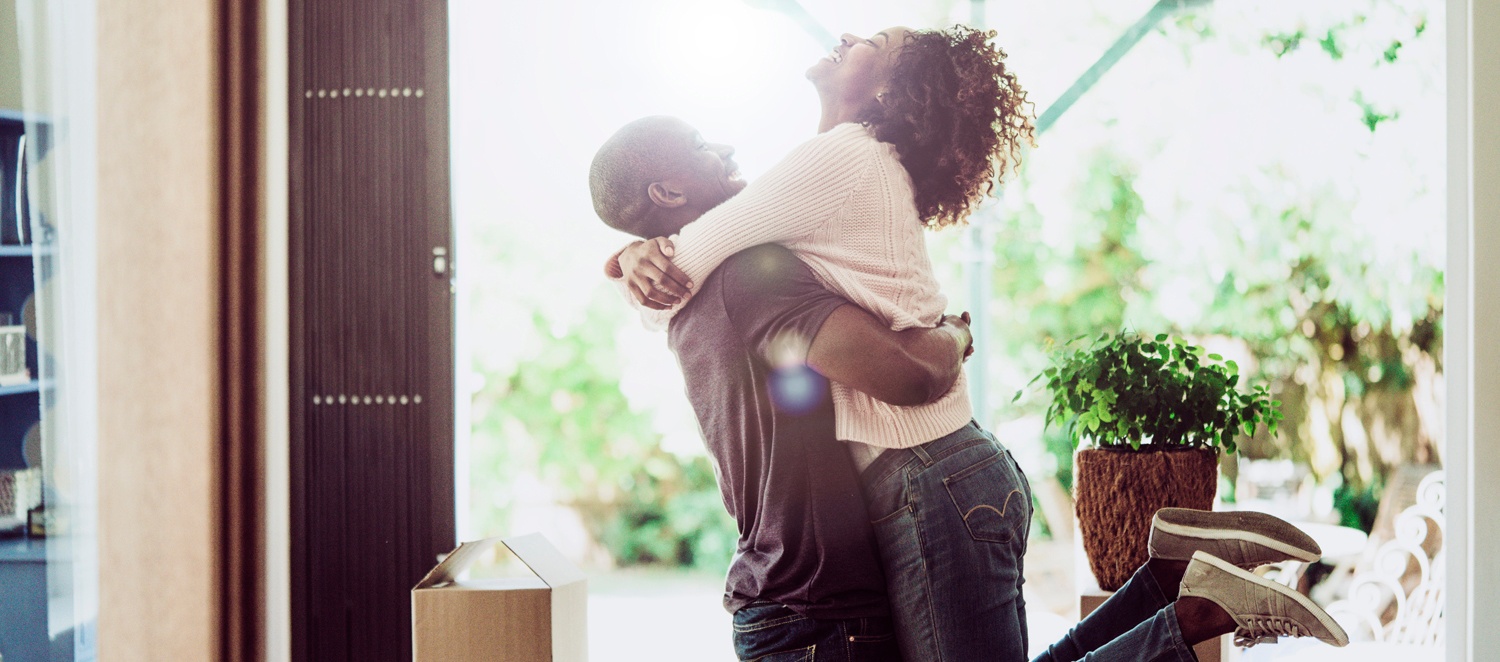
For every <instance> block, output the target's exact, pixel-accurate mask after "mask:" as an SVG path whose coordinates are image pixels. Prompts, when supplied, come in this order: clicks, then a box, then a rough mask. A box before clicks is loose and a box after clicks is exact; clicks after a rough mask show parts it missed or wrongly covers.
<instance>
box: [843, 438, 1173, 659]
mask: <svg viewBox="0 0 1500 662" xmlns="http://www.w3.org/2000/svg"><path fill="white" fill-rule="evenodd" d="M861 480H862V482H863V485H864V492H865V499H866V501H867V502H868V504H869V512H870V514H871V516H873V517H876V518H877V519H875V520H874V521H873V522H872V524H873V526H874V528H875V535H876V538H877V540H878V541H879V545H880V554H881V559H882V562H883V563H884V566H885V576H886V581H887V592H888V593H889V595H890V600H891V613H892V618H893V620H894V621H895V625H896V640H897V643H898V644H899V646H900V648H901V653H902V656H903V657H904V658H905V659H906V660H907V661H908V662H961V661H965V660H1000V661H1002V662H1020V661H1022V660H1025V659H1026V652H1027V632H1026V601H1025V600H1024V599H1023V598H1022V595H1021V585H1022V584H1023V583H1024V582H1025V577H1024V574H1023V567H1024V566H1023V563H1024V559H1025V556H1026V538H1027V534H1028V533H1029V532H1030V528H1031V486H1030V484H1029V483H1027V481H1026V476H1025V474H1023V473H1022V472H1021V468H1020V467H1019V466H1017V465H1016V462H1015V459H1014V458H1013V457H1011V454H1010V451H1008V450H1006V449H1005V447H1004V446H1002V445H1000V443H999V441H997V440H996V439H995V437H994V436H993V435H991V434H990V433H989V432H987V431H985V430H983V429H981V428H980V427H979V426H978V425H976V424H974V423H970V424H968V425H966V426H964V427H963V428H961V429H959V430H958V431H956V432H953V433H952V434H949V435H946V436H944V437H942V438H941V439H937V440H935V441H931V442H928V443H926V444H923V445H921V446H917V447H914V448H909V449H902V450H889V451H886V452H884V453H882V454H881V455H880V457H878V458H876V460H875V462H874V463H873V464H871V465H870V466H869V467H867V468H866V469H865V470H864V472H863V473H862V474H861ZM1170 603H1171V601H1170V600H1168V599H1167V598H1166V596H1165V595H1164V592H1163V591H1162V590H1161V588H1160V587H1158V586H1157V585H1156V580H1155V579H1154V578H1153V577H1152V575H1151V573H1150V572H1149V571H1148V570H1146V569H1145V568H1142V569H1141V570H1140V571H1138V572H1137V573H1136V575H1135V576H1134V577H1132V578H1131V581H1130V582H1129V583H1128V584H1127V585H1126V586H1125V587H1124V588H1122V589H1121V590H1120V591H1119V592H1118V593H1117V594H1116V595H1115V596H1114V597H1112V598H1111V599H1110V600H1108V601H1106V602H1105V604H1104V605H1101V606H1100V608H1099V609H1098V610H1097V611H1096V612H1095V613H1094V614H1091V615H1090V616H1089V618H1087V619H1085V620H1084V621H1083V622H1082V623H1079V625H1078V626H1077V627H1075V628H1074V629H1073V631H1071V632H1069V633H1068V635H1067V636H1066V637H1064V638H1063V640H1062V641H1059V642H1057V644H1054V645H1053V646H1052V647H1051V649H1050V650H1049V651H1048V652H1047V653H1045V654H1043V655H1042V656H1040V657H1038V658H1037V660H1038V662H1072V661H1073V660H1079V659H1084V660H1088V661H1089V662H1095V661H1099V662H1104V661H1108V660H1158V659H1160V660H1193V659H1194V657H1193V654H1192V651H1191V649H1190V648H1188V647H1187V646H1186V645H1185V643H1184V642H1183V641H1182V634H1181V632H1180V631H1179V630H1178V627H1177V618H1176V615H1175V613H1174V612H1173V611H1172V610H1171V608H1170Z"/></svg>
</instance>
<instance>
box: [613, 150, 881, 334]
mask: <svg viewBox="0 0 1500 662" xmlns="http://www.w3.org/2000/svg"><path fill="white" fill-rule="evenodd" d="M875 149H877V145H876V143H874V141H873V140H872V139H871V138H870V137H869V134H868V133H867V132H866V130H865V129H864V127H861V126H859V125H852V124H851V125H845V126H840V127H838V128H836V129H834V130H833V131H829V132H827V133H824V134H822V135H819V136H817V137H816V138H813V139H812V140H809V141H808V142H806V143H803V144H802V145H801V146H799V147H797V149H795V150H793V151H792V153H791V154H788V155H787V157H786V158H785V159H782V161H781V162H780V163H778V164H776V166H775V167H773V168H772V169H771V170H770V171H768V172H767V173H766V174H765V175H764V176H762V177H761V178H760V179H758V180H756V181H755V182H753V183H751V184H750V185H749V186H747V187H745V190H744V191H742V192H740V194H739V195H737V196H735V197H733V198H730V199H729V200H728V201H726V202H724V203H723V204H721V205H719V206H718V207H715V208H714V209H712V210H710V211H709V212H708V213H705V214H704V215H703V216H701V217H699V218H698V220H696V221H693V222H692V223H689V224H687V225H686V226H684V227H683V228H682V230H681V232H680V233H679V234H678V235H677V236H676V237H673V238H672V240H671V242H670V243H669V244H665V245H664V244H663V242H660V241H644V242H638V243H636V244H632V245H631V246H628V247H626V248H625V250H623V251H622V252H621V253H620V254H619V255H618V258H619V267H620V268H621V270H622V272H623V274H624V278H625V280H626V282H627V284H628V285H629V286H630V290H631V292H632V294H634V295H636V300H637V301H638V302H639V303H641V304H642V305H644V306H647V307H651V308H660V307H669V306H671V305H674V304H676V303H678V302H679V301H681V300H682V299H683V298H685V296H686V295H687V294H688V293H689V291H690V290H691V289H692V287H693V286H696V285H697V284H698V283H702V282H703V279H704V278H707V277H708V274H710V273H712V272H713V270H714V269H716V268H718V266H719V265H720V264H721V263H723V261H724V260H725V259H727V258H728V257H729V256H731V255H734V254H735V253H738V252H740V251H742V250H744V249H746V248H750V247H751V246H757V245H760V244H765V243H785V242H792V241H796V240H797V239H800V238H803V237H805V236H807V235H809V234H811V233H812V232H813V231H815V230H816V229H817V228H818V227H820V226H821V225H822V224H823V223H825V222H827V221H828V220H829V219H831V218H833V217H834V216H836V215H837V214H838V213H839V211H840V210H841V209H842V208H843V207H844V205H845V204H847V203H848V201H849V199H850V198H851V197H852V196H853V194H854V193H855V192H856V190H857V189H858V188H859V185H860V183H861V180H862V179H864V178H865V176H866V171H867V170H868V169H869V167H870V165H871V164H872V163H873V162H874V159H875V158H877V155H876V152H875V151H874V150H875ZM611 266H612V265H606V271H609V270H610V267H611ZM653 304H655V305H653Z"/></svg>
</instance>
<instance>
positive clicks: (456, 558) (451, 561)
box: [413, 537, 545, 588]
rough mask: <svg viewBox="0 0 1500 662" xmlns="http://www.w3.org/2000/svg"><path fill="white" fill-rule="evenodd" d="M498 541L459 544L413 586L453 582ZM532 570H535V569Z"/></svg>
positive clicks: (429, 585)
mask: <svg viewBox="0 0 1500 662" xmlns="http://www.w3.org/2000/svg"><path fill="white" fill-rule="evenodd" d="M498 542H500V538H498V537H496V538H485V539H483V540H474V541H471V542H466V543H463V544H461V545H459V546H458V549H455V550H453V551H452V552H449V553H448V555H447V556H445V557H443V560H442V562H440V563H438V564H437V567H435V568H433V569H432V570H431V571H429V572H428V573H427V576H426V577H423V578H422V581H420V582H417V585H416V586H415V587H413V588H432V587H434V586H442V585H445V584H451V583H453V580H455V579H457V578H458V576H459V575H461V574H463V571H465V570H468V569H469V566H470V565H473V563H474V560H475V559H477V558H479V557H480V556H483V555H484V553H485V552H488V551H490V548H491V547H494V546H495V543H498ZM532 572H535V570H533V571H532ZM543 581H545V578H543Z"/></svg>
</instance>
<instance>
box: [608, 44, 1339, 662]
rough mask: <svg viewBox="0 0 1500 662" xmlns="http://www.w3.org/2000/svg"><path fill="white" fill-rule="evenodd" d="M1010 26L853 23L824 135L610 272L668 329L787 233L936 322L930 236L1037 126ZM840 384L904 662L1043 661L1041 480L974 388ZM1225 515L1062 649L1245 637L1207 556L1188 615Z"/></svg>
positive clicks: (831, 276) (856, 299)
mask: <svg viewBox="0 0 1500 662" xmlns="http://www.w3.org/2000/svg"><path fill="white" fill-rule="evenodd" d="M993 37H994V34H993V33H984V32H979V31H976V30H973V29H970V28H966V27H963V26H956V27H954V28H952V29H949V30H941V31H912V30H909V29H906V28H901V27H897V28H891V29H888V30H884V31H881V32H879V33H877V34H876V35H874V36H872V37H870V38H868V39H861V38H857V37H854V36H852V35H845V36H844V37H843V38H842V39H840V43H839V46H838V47H837V48H835V49H834V51H833V52H832V53H831V54H830V55H829V56H828V57H826V58H824V59H822V60H820V61H819V62H817V63H816V64H814V65H813V66H812V68H810V69H809V70H808V72H807V77H808V79H809V80H811V81H812V83H813V85H814V87H815V88H816V89H817V92H818V97H819V100H820V104H821V117H820V120H819V126H818V130H819V135H818V136H817V137H815V138H813V139H812V140H809V141H808V142H806V143H804V144H803V145H801V146H799V147H798V148H796V149H795V150H793V151H792V152H791V154H789V155H788V156H787V157H786V159H784V160H783V161H782V162H780V163H779V164H777V165H776V166H775V167H774V168H772V169H771V170H770V171H769V172H767V174H766V175H765V176H763V177H762V178H761V179H759V180H758V181H756V182H754V183H752V184H750V185H749V186H747V187H746V188H745V189H744V190H743V191H742V192H740V193H739V194H738V195H736V196H734V197H733V198H731V199H729V200H728V201H727V202H724V203H723V204H721V205H720V206H718V207H716V208H714V209H713V210H711V211H709V212H708V213H706V214H704V215H703V216H702V217H701V218H699V219H698V220H697V221H695V222H693V223H690V224H688V225H687V226H685V227H684V228H683V229H682V231H681V233H680V234H679V235H678V236H677V237H676V238H675V239H674V240H671V241H668V240H665V239H655V240H650V241H645V242H638V243H636V244H632V245H631V246H628V247H627V248H625V249H624V250H623V251H622V252H621V253H619V254H618V256H617V257H618V265H615V264H614V263H613V262H614V261H613V260H612V261H611V264H610V265H609V266H608V267H607V270H608V271H610V272H611V273H613V274H620V273H623V280H624V281H625V283H626V284H627V285H628V286H629V289H630V291H631V292H632V293H634V294H635V295H636V297H637V299H638V303H640V304H641V305H643V306H645V307H647V308H651V309H654V310H657V311H659V313H660V315H659V317H658V321H661V320H662V319H664V318H665V317H669V316H670V315H671V313H672V306H674V305H676V304H679V303H681V302H682V301H683V300H685V299H686V298H687V297H688V296H689V295H690V292H691V288H692V286H693V283H695V282H702V281H703V279H704V278H705V277H706V276H707V275H708V274H709V273H710V272H712V271H713V269H714V268H715V267H717V266H718V265H719V263H721V262H722V261H723V260H724V259H726V258H728V257H729V256H731V255H733V254H735V253H737V252H739V251H741V250H744V249H746V248H749V247H751V246H754V245H758V244H762V243H768V242H775V243H780V244H783V245H785V246H786V247H787V248H790V249H792V250H793V251H794V252H795V253H796V254H797V256H798V257H799V258H801V259H802V260H803V262H805V263H806V264H807V265H808V266H809V267H810V268H811V270H812V272H813V273H814V274H815V275H816V276H817V277H818V278H819V280H820V281H822V283H823V284H824V286H825V287H827V288H828V289H830V290H833V291H835V292H837V293H839V294H841V295H843V296H844V297H845V298H847V299H849V300H850V301H851V302H853V303H855V304H858V305H859V306H861V307H863V308H864V309H866V310H868V311H869V312H871V313H873V314H874V315H876V316H877V317H879V318H881V319H882V320H883V321H884V322H886V323H887V324H888V325H890V326H891V328H892V329H893V330H900V329H903V328H909V327H914V326H935V325H937V324H938V323H939V322H940V321H941V319H942V317H943V313H944V309H945V307H946V304H947V301H946V299H945V298H944V297H943V295H942V294H941V293H940V292H939V290H938V286H937V282H936V279H935V278H934V276H933V273H932V268H931V265H930V263H929V261H928V258H927V252H926V248H925V244H924V236H923V233H922V231H923V229H924V228H932V229H940V228H943V227H948V226H953V225H957V224H961V223H962V222H964V221H965V220H966V219H967V217H968V215H969V214H970V213H971V212H972V211H973V210H974V208H975V207H976V206H977V205H978V203H979V202H980V200H981V199H982V198H983V197H984V196H985V195H987V194H989V193H990V192H991V190H992V188H993V186H994V180H995V179H996V176H997V175H1003V174H1004V173H1005V172H1007V171H1008V170H1009V169H1011V167H1013V166H1014V165H1015V164H1016V163H1017V162H1018V161H1019V158H1020V150H1021V148H1022V143H1023V142H1030V140H1031V137H1032V134H1033V125H1032V121H1031V117H1030V115H1029V113H1027V112H1026V108H1025V106H1027V105H1028V102H1027V99H1026V92H1025V91H1024V90H1023V89H1022V88H1021V86H1020V85H1019V83H1018V82H1017V81H1016V78H1015V76H1014V75H1013V74H1012V73H1011V72H1010V71H1009V70H1008V68H1007V67H1006V65H1005V62H1004V60H1005V53H1004V51H1003V50H1001V49H1000V48H998V47H997V46H995V45H994V44H993V43H992V42H991V39H992V38H993ZM832 389H833V395H834V406H835V418H836V421H835V423H836V429H837V434H838V438H840V439H842V440H846V441H848V442H850V443H849V449H850V453H851V455H852V456H853V458H854V460H855V464H856V466H857V467H858V468H859V469H861V481H862V482H863V488H864V492H865V497H866V500H867V502H868V504H869V512H870V513H871V514H872V515H873V516H875V517H876V519H875V520H874V521H873V522H872V526H873V527H874V529H875V532H876V535H877V539H878V542H879V545H880V552H881V555H882V561H883V564H884V566H885V570H886V578H887V582H888V584H889V587H888V589H889V590H888V593H889V596H890V599H891V603H892V612H893V619H894V620H895V623H896V629H897V633H898V634H897V638H898V641H899V643H900V647H901V650H902V653H903V655H904V656H905V657H906V658H907V659H909V660H968V659H981V658H983V659H1000V660H1023V659H1025V656H1026V651H1027V644H1026V619H1025V604H1024V601H1023V599H1022V595H1021V585H1022V583H1023V581H1024V580H1023V578H1022V572H1021V571H1022V558H1023V556H1024V554H1025V550H1026V537H1027V532H1028V529H1029V524H1030V519H1031V493H1030V488H1029V486H1028V485H1027V482H1026V479H1025V477H1024V475H1023V474H1022V473H1021V470H1020V468H1019V467H1018V466H1017V465H1016V463H1015V461H1014V459H1013V458H1012V457H1011V455H1010V453H1009V452H1008V451H1007V450H1006V449H1005V448H1004V447H1003V446H1001V445H1000V444H999V442H998V441H997V440H996V439H995V438H994V437H993V435H991V434H990V433H988V432H986V431H984V430H982V429H980V428H979V427H978V426H977V425H976V424H975V423H973V421H972V418H973V417H972V411H971V406H970V403H969V400H968V395H967V388H966V387H965V384H964V383H963V380H962V379H960V380H959V382H958V383H957V384H955V385H954V387H953V388H952V389H950V390H949V391H948V392H947V393H946V394H943V395H942V396H941V397H939V398H938V399H937V400H935V401H933V402H931V403H928V404H924V405H919V406H915V407H897V406H893V405H889V404H887V403H884V402H881V401H879V400H877V399H875V398H874V397H872V396H869V395H867V394H864V393H861V392H858V391H854V390H852V389H849V388H847V387H845V386H843V385H841V384H838V383H834V384H833V385H832ZM1215 522H1216V520H1210V521H1209V522H1208V523H1207V524H1203V523H1202V522H1199V526H1197V527H1196V528H1193V527H1190V529H1191V530H1190V531H1189V532H1188V533H1187V534H1182V533H1180V532H1179V533H1176V534H1174V536H1175V537H1174V538H1173V539H1172V541H1173V542H1174V543H1175V544H1173V545H1170V546H1171V547H1172V548H1173V549H1175V550H1176V552H1177V553H1176V554H1175V555H1171V556H1169V557H1167V558H1164V559H1161V560H1159V561H1153V565H1151V566H1148V567H1147V568H1143V569H1142V570H1141V571H1140V572H1139V573H1137V578H1136V579H1133V580H1132V583H1131V586H1128V587H1127V589H1125V590H1122V591H1121V595H1122V596H1123V598H1122V599H1121V600H1112V601H1111V603H1112V607H1111V608H1101V613H1102V614H1103V616H1102V617H1099V618H1091V619H1090V622H1091V623H1092V624H1091V625H1090V626H1089V627H1085V626H1082V625H1081V626H1080V628H1079V630H1078V631H1075V633H1073V634H1071V635H1070V637H1069V638H1068V639H1065V640H1064V641H1063V642H1059V646H1057V647H1054V653H1053V658H1054V659H1058V660H1064V659H1077V658H1078V657H1081V656H1082V655H1084V654H1085V653H1088V652H1089V651H1091V650H1093V649H1095V648H1099V647H1101V646H1104V645H1105V644H1106V642H1111V640H1115V639H1116V638H1117V637H1119V636H1120V635H1122V634H1124V633H1125V632H1126V631H1127V630H1131V629H1132V628H1135V629H1137V630H1140V629H1141V628H1146V631H1145V632H1143V633H1142V634H1140V635H1138V636H1136V637H1135V638H1134V639H1130V640H1125V641H1115V642H1111V644H1110V645H1114V646H1116V651H1128V652H1131V653H1132V654H1134V653H1135V652H1141V651H1144V650H1146V649H1148V648H1152V647H1154V648H1156V649H1160V650H1161V652H1162V653H1163V654H1168V655H1172V654H1181V653H1184V652H1185V651H1186V649H1185V647H1184V638H1185V635H1189V636H1187V638H1188V639H1193V638H1198V637H1203V638H1206V637H1208V636H1216V635H1217V634H1221V633H1223V632H1228V631H1230V630H1233V629H1235V626H1236V624H1237V623H1238V621H1239V616H1238V615H1237V614H1234V613H1231V612H1234V611H1235V609H1234V608H1232V605H1225V604H1224V603H1223V602H1222V601H1217V600H1215V598H1214V597H1213V596H1212V593H1213V592H1212V590H1211V589H1210V590H1208V591H1207V593H1206V594H1205V593H1204V589H1201V588H1200V587H1201V585H1202V584H1203V583H1204V582H1205V581H1206V580H1204V579H1202V578H1201V577H1209V578H1214V579H1222V576H1223V575H1224V574H1225V572H1226V571H1223V569H1221V568H1217V569H1216V568H1208V567H1207V566H1205V565H1203V564H1199V567H1198V570H1199V572H1198V575H1199V576H1201V577H1200V579H1199V580H1198V582H1197V583H1196V584H1195V585H1194V586H1193V587H1192V588H1193V590H1194V591H1195V592H1196V593H1195V595H1196V596H1198V597H1187V598H1185V600H1186V603H1185V606H1186V608H1187V611H1186V613H1188V614H1190V615H1192V616H1193V618H1191V619H1188V620H1191V621H1192V622H1191V623H1189V622H1187V621H1181V622H1179V615H1178V613H1177V612H1175V611H1173V607H1174V606H1175V605H1173V604H1172V603H1173V601H1174V600H1176V599H1177V591H1178V585H1179V583H1181V580H1182V577H1183V573H1184V571H1186V570H1187V566H1188V559H1189V558H1191V557H1192V552H1193V551H1197V550H1198V549H1202V548H1207V547H1213V545H1212V544H1202V543H1203V541H1202V540H1198V539H1197V538H1195V537H1194V536H1195V534H1194V531H1196V532H1202V531H1205V530H1213V529H1217V528H1227V527H1219V526H1218V525H1217V524H1216V523H1215ZM1272 528H1273V529H1274V528H1275V527H1272ZM1278 531H1279V529H1278ZM1216 535H1217V536H1218V537H1221V538H1223V537H1226V534H1224V532H1222V531H1220V532H1217V534H1216ZM1280 535H1281V537H1289V536H1290V533H1289V532H1285V531H1280ZM1212 537H1214V536H1206V537H1205V539H1207V538H1212ZM1227 537H1229V538H1231V539H1232V538H1233V535H1232V534H1230V535H1228V536H1227ZM1294 547H1295V545H1294ZM1304 547H1305V546H1304ZM1215 549H1217V548H1215ZM1298 549H1302V548H1298ZM1218 551H1219V552H1222V553H1225V554H1229V553H1230V552H1229V551H1225V550H1218ZM1183 552H1186V556H1184V555H1183ZM1305 555H1306V554H1304V556H1305ZM1267 558H1269V559H1271V560H1284V559H1283V558H1282V557H1280V556H1277V555H1276V554H1275V553H1272V554H1269V555H1266V554H1261V555H1259V556H1252V557H1251V558H1248V559H1246V558H1235V559H1232V560H1231V564H1234V563H1239V562H1245V563H1258V562H1271V561H1268V560H1266V559H1267ZM1287 558H1290V557H1287ZM1237 581H1240V582H1244V581H1247V580H1245V579H1244V578H1243V577H1239V578H1238V579H1237ZM1208 583H1213V582H1212V581H1208ZM1220 583H1223V582H1220ZM1231 583H1232V582H1231ZM1240 588H1243V587H1240ZM1261 589H1262V590H1273V589H1265V588H1264V587H1261ZM1184 590H1187V588H1185V589H1184ZM1203 595H1208V596H1209V597H1201V596H1203ZM1315 620H1316V619H1315ZM1278 622H1279V621H1278ZM1239 624H1240V625H1244V624H1243V623H1239ZM1138 625H1139V626H1140V627H1137V626H1138ZM1334 627H1336V626H1334ZM1307 630H1308V631H1312V630H1313V628H1307ZM1325 630H1326V627H1325ZM1174 633H1175V634H1174ZM1132 635H1135V632H1133V631H1132ZM1106 648H1107V646H1106ZM1106 652H1107V651H1106ZM1185 654H1187V655H1191V653H1185Z"/></svg>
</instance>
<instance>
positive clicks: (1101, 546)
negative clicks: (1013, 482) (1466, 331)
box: [1073, 448, 1219, 591]
mask: <svg viewBox="0 0 1500 662" xmlns="http://www.w3.org/2000/svg"><path fill="white" fill-rule="evenodd" d="M1073 466H1074V470H1075V472H1076V473H1075V475H1074V480H1073V492H1074V495H1073V498H1074V501H1075V504H1076V509H1077V512H1078V528H1079V530H1080V532H1081V534H1082V536H1083V551H1084V552H1085V553H1086V554H1087V555H1088V558H1089V568H1090V569H1092V570H1093V571H1094V578H1095V579H1097V580H1099V588H1102V589H1104V590H1106V591H1114V590H1118V589H1119V588H1120V587H1121V586H1124V585H1125V582H1126V581H1127V580H1129V579H1130V575H1131V574H1133V573H1135V571H1136V568H1139V567H1140V566H1141V565H1142V564H1144V563H1145V562H1146V559H1147V558H1148V556H1147V551H1146V541H1147V540H1148V539H1149V538H1150V535H1151V517H1152V515H1155V514H1156V511H1157V510H1160V509H1162V508H1196V509H1198V510H1212V509H1213V503H1214V493H1215V492H1216V491H1217V489H1218V486H1219V455H1218V451H1216V450H1214V449H1210V448H1188V449H1181V450H1167V451H1131V450H1107V449H1098V448H1090V449H1084V450H1081V451H1078V457H1077V459H1076V460H1074V465H1073Z"/></svg>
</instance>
